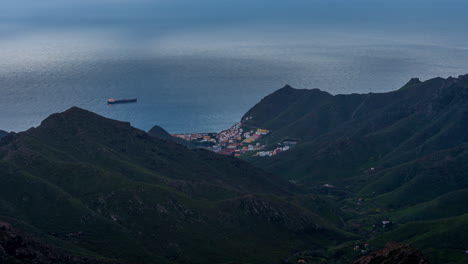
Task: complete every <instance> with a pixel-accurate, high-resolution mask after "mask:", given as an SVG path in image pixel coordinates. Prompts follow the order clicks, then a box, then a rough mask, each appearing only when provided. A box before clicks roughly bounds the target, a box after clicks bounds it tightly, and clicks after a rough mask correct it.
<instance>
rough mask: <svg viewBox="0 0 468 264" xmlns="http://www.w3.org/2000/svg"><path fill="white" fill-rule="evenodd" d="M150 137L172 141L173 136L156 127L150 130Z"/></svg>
mask: <svg viewBox="0 0 468 264" xmlns="http://www.w3.org/2000/svg"><path fill="white" fill-rule="evenodd" d="M148 135H150V136H152V137H156V138H160V139H172V136H171V134H169V133H168V132H167V131H166V130H165V129H164V128H162V127H160V126H158V125H155V126H153V127H152V128H151V129H150V130H148Z"/></svg>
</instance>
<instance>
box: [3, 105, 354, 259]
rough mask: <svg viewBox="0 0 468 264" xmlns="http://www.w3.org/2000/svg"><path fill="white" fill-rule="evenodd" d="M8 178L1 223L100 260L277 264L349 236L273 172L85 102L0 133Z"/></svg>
mask: <svg viewBox="0 0 468 264" xmlns="http://www.w3.org/2000/svg"><path fill="white" fill-rule="evenodd" d="M0 181H1V182H2V183H3V184H1V185H0V212H1V213H0V219H2V220H3V221H6V222H9V223H11V224H13V225H15V226H16V227H17V228H20V229H23V230H24V229H28V230H26V231H30V230H35V232H34V233H36V235H37V236H40V237H43V238H44V239H45V240H46V241H49V242H50V243H52V244H54V245H55V246H58V247H61V248H64V249H65V250H67V251H70V252H73V253H75V254H82V255H88V256H92V257H99V258H106V259H118V260H126V261H129V262H132V263H142V262H143V263H210V262H211V263H228V262H243V263H265V262H270V263H279V261H280V259H281V258H283V257H285V256H288V255H289V254H291V252H295V251H297V250H304V249H308V248H311V247H312V248H315V249H318V250H319V249H322V250H325V249H326V247H328V246H331V245H335V244H337V243H340V242H342V241H344V240H347V239H348V238H349V236H348V235H347V234H346V233H344V232H342V231H340V230H338V229H337V228H336V227H335V226H334V225H333V224H332V223H330V222H329V221H327V220H326V218H323V217H321V216H319V215H318V213H319V212H320V211H322V202H321V200H320V198H318V197H317V198H316V202H314V201H313V200H310V201H309V202H308V204H307V207H304V206H302V205H301V203H300V202H298V201H296V200H295V199H292V198H289V197H292V196H291V195H292V194H293V193H296V192H298V191H299V190H298V189H297V187H294V186H291V185H290V184H288V183H287V182H286V181H285V180H282V179H281V178H279V177H276V176H274V175H273V174H269V173H266V172H264V171H263V170H261V169H258V168H255V167H253V166H251V165H249V164H248V163H246V162H244V161H242V160H239V159H235V158H232V157H227V156H221V155H217V154H215V153H212V152H209V151H206V150H200V149H197V150H189V149H187V148H185V147H184V146H182V145H179V144H176V143H173V142H171V141H167V140H162V139H158V138H155V137H151V136H149V135H148V134H146V133H145V132H143V131H140V130H138V129H135V128H133V127H131V126H130V124H129V123H126V122H119V121H115V120H110V119H106V118H104V117H101V116H98V115H96V114H93V113H91V112H88V111H85V110H82V109H79V108H71V109H69V110H67V111H65V112H63V113H59V114H53V115H51V116H50V117H48V118H47V119H46V120H44V121H43V122H42V123H41V125H40V126H39V127H37V128H32V129H30V130H28V131H26V132H22V133H18V134H10V135H8V136H6V137H4V138H2V140H0ZM314 203H316V204H317V205H316V206H315V205H314ZM24 227H28V228H24Z"/></svg>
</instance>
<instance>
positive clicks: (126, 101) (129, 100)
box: [107, 98, 137, 104]
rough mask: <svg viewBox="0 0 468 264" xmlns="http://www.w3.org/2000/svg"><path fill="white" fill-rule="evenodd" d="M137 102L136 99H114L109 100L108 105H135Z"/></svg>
mask: <svg viewBox="0 0 468 264" xmlns="http://www.w3.org/2000/svg"><path fill="white" fill-rule="evenodd" d="M136 101H137V99H136V98H132V99H120V100H116V99H114V98H111V99H107V103H108V104H123V103H135V102H136Z"/></svg>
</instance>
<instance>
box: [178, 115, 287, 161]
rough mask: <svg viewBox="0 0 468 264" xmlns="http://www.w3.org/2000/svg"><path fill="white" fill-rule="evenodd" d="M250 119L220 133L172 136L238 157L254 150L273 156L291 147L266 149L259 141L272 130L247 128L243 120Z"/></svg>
mask: <svg viewBox="0 0 468 264" xmlns="http://www.w3.org/2000/svg"><path fill="white" fill-rule="evenodd" d="M250 119H251V117H247V118H245V119H244V120H242V121H241V122H239V123H237V124H235V125H233V126H232V127H230V128H228V129H226V130H223V131H221V132H219V133H189V134H173V135H172V136H174V137H177V138H181V139H184V140H187V141H189V142H191V143H192V144H194V145H196V146H199V147H203V148H206V149H208V150H211V151H213V152H216V153H219V154H223V155H231V156H236V157H238V156H241V155H242V154H246V153H253V152H255V154H254V155H255V156H260V157H271V156H275V155H278V154H279V153H281V152H284V151H287V150H289V149H290V144H278V146H277V147H276V148H275V149H271V150H265V148H266V145H265V144H264V143H261V142H259V141H261V140H260V139H262V138H263V137H265V136H266V135H268V134H269V133H270V131H269V130H267V129H262V128H256V129H245V128H244V126H243V121H247V120H250Z"/></svg>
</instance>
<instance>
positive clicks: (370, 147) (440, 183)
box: [243, 75, 468, 263]
mask: <svg viewBox="0 0 468 264" xmlns="http://www.w3.org/2000/svg"><path fill="white" fill-rule="evenodd" d="M243 120H244V121H243V123H244V125H245V126H247V127H259V128H266V129H269V130H271V133H270V135H268V136H267V137H265V138H264V139H263V140H264V142H267V143H268V144H269V145H270V147H273V146H275V145H276V144H277V143H279V142H281V141H282V140H284V139H294V140H296V141H298V144H297V145H296V146H294V147H293V148H292V149H291V150H289V151H287V152H284V153H280V154H279V155H276V156H273V157H246V159H248V160H250V161H251V162H252V163H254V164H255V165H258V166H259V167H262V168H264V169H266V170H268V171H271V172H274V173H277V174H279V175H282V176H283V177H284V178H286V179H289V180H293V181H294V182H295V183H297V184H298V185H303V186H306V187H309V188H310V189H311V190H316V189H317V188H320V185H321V184H325V183H328V184H332V185H334V186H335V187H334V188H335V189H337V190H336V191H335V193H338V190H339V191H341V192H340V193H341V194H346V195H344V196H342V198H345V199H344V201H343V202H342V205H343V208H345V207H346V208H347V209H348V210H351V211H354V212H356V213H357V215H358V216H357V217H358V218H359V217H360V218H361V219H360V220H356V219H353V220H352V222H353V224H354V225H356V223H361V224H362V225H361V226H358V227H354V229H357V230H361V231H362V233H366V231H365V230H366V228H368V227H369V226H371V224H372V223H369V219H380V220H384V219H389V220H392V221H394V222H396V224H397V225H400V224H401V225H403V224H405V225H406V226H408V227H414V226H418V224H413V223H414V222H412V221H434V222H430V223H429V222H424V223H426V224H425V226H427V227H428V228H429V227H434V228H435V229H436V230H434V232H433V234H434V235H433V236H432V235H431V236H429V235H427V236H422V235H421V234H419V235H420V236H419V235H418V236H416V233H412V235H410V236H408V237H404V238H403V236H396V235H395V234H397V233H398V232H400V231H401V232H403V230H406V229H405V227H404V226H403V227H401V229H399V230H400V231H395V232H393V233H392V234H393V235H390V234H389V235H388V236H383V238H382V240H381V243H380V244H381V245H382V246H383V245H384V244H385V242H388V241H386V239H387V240H388V239H391V238H395V239H396V240H401V241H400V242H411V243H413V242H414V244H415V245H416V246H418V247H420V248H422V249H424V250H425V253H428V254H430V256H431V257H432V259H433V260H434V261H436V262H435V263H451V262H452V261H453V263H460V261H461V262H463V259H464V258H463V247H464V244H463V241H462V240H460V238H459V237H457V239H458V240H457V239H455V240H453V241H456V242H454V243H451V242H450V243H449V242H448V241H444V240H442V241H444V242H443V243H440V240H438V239H439V238H440V239H450V237H449V236H447V237H445V238H444V237H443V236H439V234H442V233H443V229H441V228H442V227H443V223H449V222H450V223H451V225H452V230H451V232H452V233H453V234H457V232H460V234H463V235H465V237H466V235H468V234H467V233H466V230H465V229H462V228H461V227H462V226H463V225H464V224H466V217H463V216H462V215H464V214H466V213H468V211H467V210H468V207H467V206H466V189H467V188H468V75H464V76H459V77H458V78H452V77H450V78H447V79H443V78H435V79H431V80H428V81H424V82H421V81H420V80H418V79H412V80H411V81H409V82H408V83H407V84H406V85H405V86H403V87H402V88H401V89H399V90H396V91H393V92H388V93H380V94H373V93H369V94H351V95H335V96H333V95H331V94H328V93H326V92H323V91H320V90H318V89H314V90H298V89H294V88H292V87H290V86H286V87H284V88H282V89H280V90H278V91H276V92H274V93H273V94H271V95H269V96H267V97H265V98H264V99H263V100H262V101H261V102H259V103H258V104H257V105H256V106H254V107H253V108H252V109H251V110H250V111H248V113H246V115H245V116H244V118H243ZM332 193H333V192H332ZM450 217H451V218H450ZM447 219H450V220H447ZM360 221H361V222H360ZM439 223H441V224H439ZM413 235H414V237H413ZM379 241H380V240H379ZM465 245H466V240H465ZM437 248H438V249H439V250H440V254H439V253H437V252H435V251H434V250H435V249H437Z"/></svg>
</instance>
